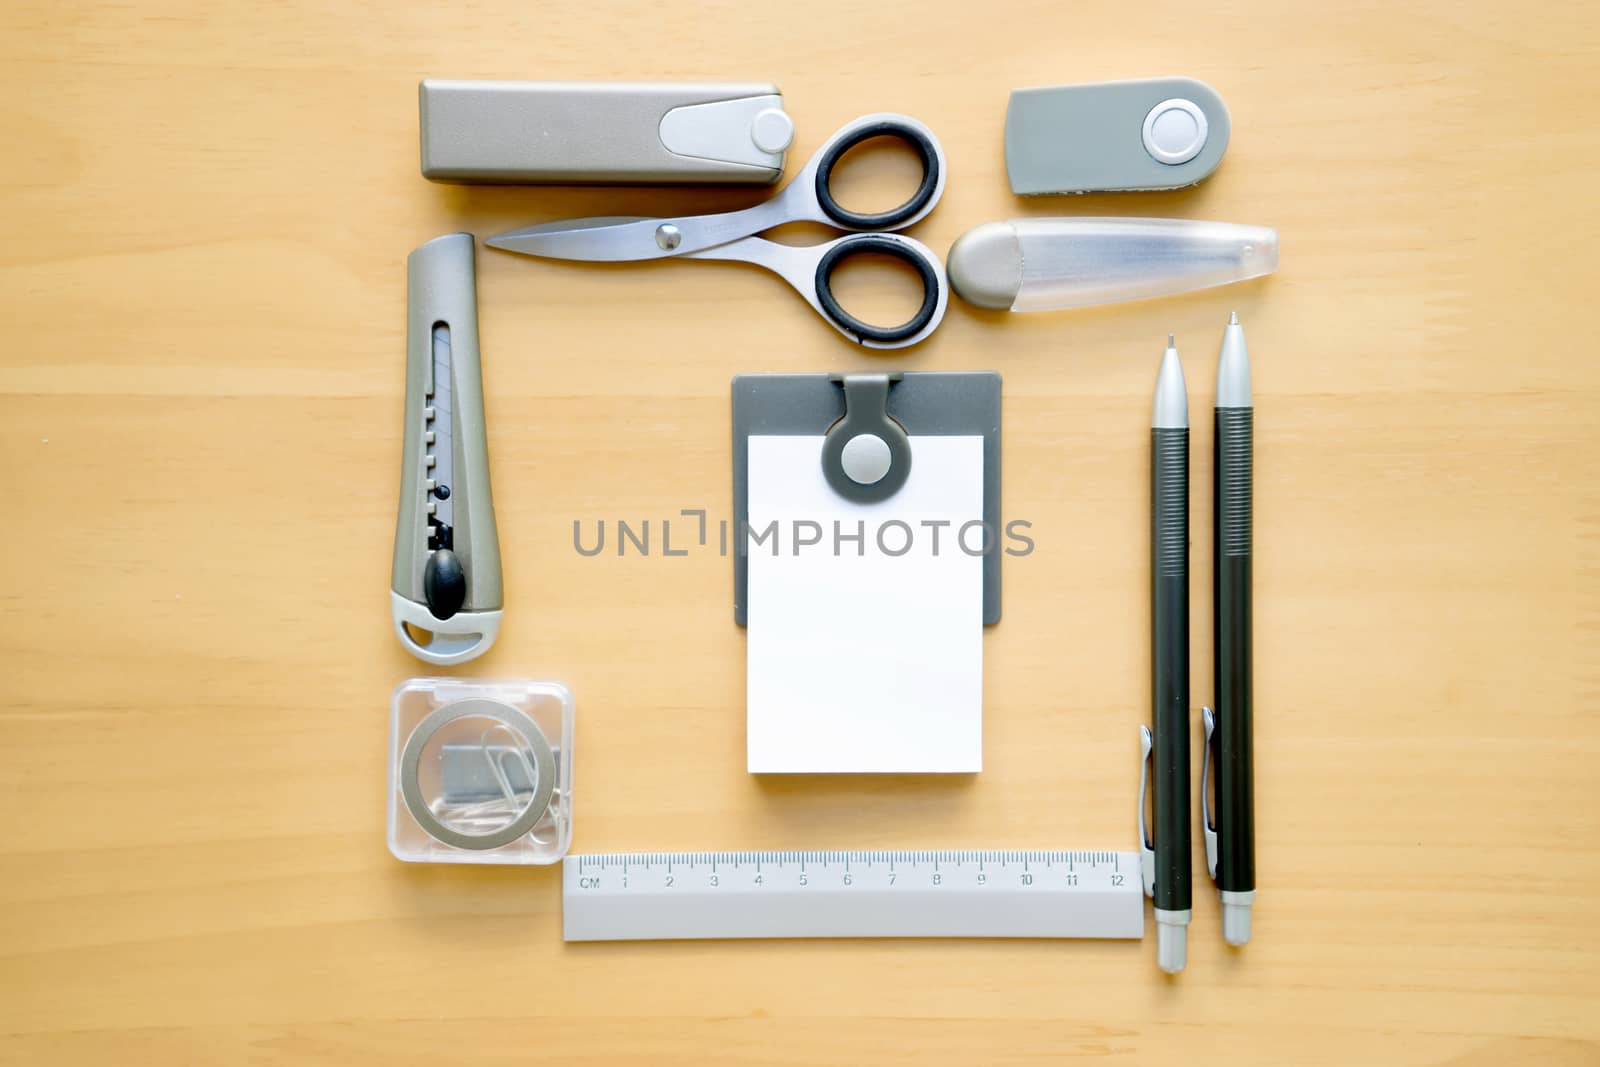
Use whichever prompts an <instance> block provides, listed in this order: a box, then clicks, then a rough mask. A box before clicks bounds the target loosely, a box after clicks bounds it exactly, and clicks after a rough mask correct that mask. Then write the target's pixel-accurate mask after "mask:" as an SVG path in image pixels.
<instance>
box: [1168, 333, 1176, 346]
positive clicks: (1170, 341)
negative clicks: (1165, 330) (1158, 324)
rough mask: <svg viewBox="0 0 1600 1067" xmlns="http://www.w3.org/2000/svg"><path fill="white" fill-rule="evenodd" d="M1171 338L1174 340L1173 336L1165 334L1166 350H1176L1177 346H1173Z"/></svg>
mask: <svg viewBox="0 0 1600 1067" xmlns="http://www.w3.org/2000/svg"><path fill="white" fill-rule="evenodd" d="M1173 338H1174V335H1173V334H1170V333H1169V334H1167V347H1168V348H1176V347H1177V345H1175V344H1173Z"/></svg>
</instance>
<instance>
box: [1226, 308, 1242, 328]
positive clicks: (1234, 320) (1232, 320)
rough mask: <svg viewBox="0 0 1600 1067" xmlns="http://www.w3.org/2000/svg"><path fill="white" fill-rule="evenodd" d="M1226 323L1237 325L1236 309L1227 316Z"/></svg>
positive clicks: (1237, 314) (1237, 315)
mask: <svg viewBox="0 0 1600 1067" xmlns="http://www.w3.org/2000/svg"><path fill="white" fill-rule="evenodd" d="M1228 325H1229V326H1237V325H1239V313H1238V312H1237V311H1235V312H1233V313H1232V314H1230V315H1229V316H1228Z"/></svg>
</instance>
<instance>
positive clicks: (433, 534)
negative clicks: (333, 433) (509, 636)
mask: <svg viewBox="0 0 1600 1067" xmlns="http://www.w3.org/2000/svg"><path fill="white" fill-rule="evenodd" d="M406 279H407V312H406V313H407V326H406V402H405V451H404V455H403V459H402V463H401V469H400V509H399V517H398V519H397V520H396V524H395V537H394V568H393V572H392V575H391V580H390V606H391V613H392V615H393V618H394V629H395V633H396V635H397V636H398V637H399V638H400V643H401V644H403V645H404V646H405V647H406V649H407V650H408V651H409V652H411V654H412V655H414V656H416V657H417V658H418V659H421V660H425V661H426V662H428V663H436V664H440V665H449V664H456V663H464V662H466V661H467V660H470V659H473V658H475V657H477V656H480V655H482V654H483V653H484V652H486V651H488V649H489V646H490V645H492V644H494V640H495V637H496V636H497V635H498V634H499V631H500V613H501V581H500V540H499V535H498V533H497V531H496V528H495V518H494V499H493V497H492V496H491V494H490V489H489V452H488V445H487V444H486V442H485V438H484V420H483V377H482V372H481V368H480V366H479V360H478V298H477V284H476V279H477V275H476V271H475V268H474V262H473V245H472V235H471V234H469V233H454V234H449V235H447V236H444V237H437V238H435V239H434V240H432V241H429V242H428V243H427V244H425V245H423V246H421V247H420V248H418V249H417V250H416V251H414V252H412V253H411V255H410V257H409V258H408V259H407V261H406ZM419 633H421V634H425V635H428V637H429V639H428V640H427V641H426V642H423V641H422V640H419V638H418V636H417V634H419Z"/></svg>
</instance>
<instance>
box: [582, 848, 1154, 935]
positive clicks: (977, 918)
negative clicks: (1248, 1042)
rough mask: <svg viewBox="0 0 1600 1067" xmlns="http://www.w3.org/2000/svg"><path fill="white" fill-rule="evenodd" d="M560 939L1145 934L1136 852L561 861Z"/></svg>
mask: <svg viewBox="0 0 1600 1067" xmlns="http://www.w3.org/2000/svg"><path fill="white" fill-rule="evenodd" d="M561 901H562V924H563V928H564V936H565V938H566V940H568V941H661V940H701V939H714V938H769V937H784V938H792V937H1039V938H1066V937H1072V938H1080V937H1081V938H1134V939H1137V938H1141V937H1143V936H1144V891H1143V884H1142V882H1141V880H1140V874H1139V857H1138V854H1137V853H1135V852H1090V851H1040V850H1035V851H1016V850H872V851H826V852H632V853H627V852H615V853H604V854H595V855H575V856H568V857H567V858H566V859H565V860H564V861H562V890H561Z"/></svg>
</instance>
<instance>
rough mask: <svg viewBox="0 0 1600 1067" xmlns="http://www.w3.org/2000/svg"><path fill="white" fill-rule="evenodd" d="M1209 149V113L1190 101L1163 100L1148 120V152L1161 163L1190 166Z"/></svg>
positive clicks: (1145, 145) (1146, 133) (1145, 136)
mask: <svg viewBox="0 0 1600 1067" xmlns="http://www.w3.org/2000/svg"><path fill="white" fill-rule="evenodd" d="M1205 146H1206V113H1205V112H1204V111H1201V110H1200V108H1199V107H1198V106H1196V105H1195V103H1194V102H1193V101H1190V100H1163V101H1161V103H1159V104H1157V105H1156V106H1155V107H1153V108H1151V109H1150V113H1149V114H1148V115H1146V116H1145V117H1144V150H1145V151H1146V152H1149V153H1150V155H1151V157H1152V158H1153V159H1155V160H1156V162H1158V163H1165V164H1167V166H1169V167H1175V166H1177V165H1178V164H1179V163H1187V162H1189V160H1191V159H1193V158H1194V157H1195V156H1198V155H1199V154H1200V150H1201V149H1202V148H1204V147H1205Z"/></svg>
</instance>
